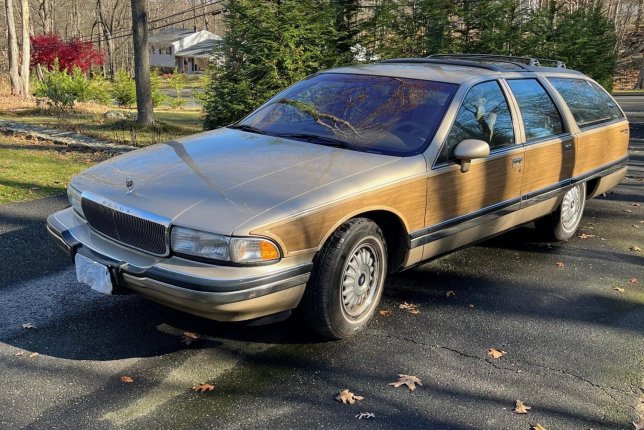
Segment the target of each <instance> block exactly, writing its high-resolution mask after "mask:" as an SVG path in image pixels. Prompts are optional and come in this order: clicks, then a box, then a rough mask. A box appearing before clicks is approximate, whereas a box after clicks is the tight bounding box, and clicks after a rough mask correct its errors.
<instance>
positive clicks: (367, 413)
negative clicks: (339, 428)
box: [356, 412, 376, 420]
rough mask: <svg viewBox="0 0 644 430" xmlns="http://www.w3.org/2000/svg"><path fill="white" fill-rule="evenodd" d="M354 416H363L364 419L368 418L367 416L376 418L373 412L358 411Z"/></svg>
mask: <svg viewBox="0 0 644 430" xmlns="http://www.w3.org/2000/svg"><path fill="white" fill-rule="evenodd" d="M356 418H357V419H359V420H361V419H363V418H364V419H365V420H368V419H369V418H376V414H374V413H373V412H360V413H359V414H357V415H356Z"/></svg>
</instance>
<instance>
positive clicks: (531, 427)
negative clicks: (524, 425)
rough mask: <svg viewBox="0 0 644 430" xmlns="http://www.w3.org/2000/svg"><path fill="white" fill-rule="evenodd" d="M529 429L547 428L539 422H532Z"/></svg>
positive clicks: (544, 429) (541, 429) (540, 429)
mask: <svg viewBox="0 0 644 430" xmlns="http://www.w3.org/2000/svg"><path fill="white" fill-rule="evenodd" d="M530 430H547V429H546V428H545V427H544V426H542V425H541V424H539V423H536V424H532V425H531V426H530Z"/></svg>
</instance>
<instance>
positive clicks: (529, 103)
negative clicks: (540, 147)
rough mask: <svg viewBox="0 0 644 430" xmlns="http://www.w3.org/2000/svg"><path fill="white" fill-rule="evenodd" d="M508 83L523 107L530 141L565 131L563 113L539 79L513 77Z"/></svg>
mask: <svg viewBox="0 0 644 430" xmlns="http://www.w3.org/2000/svg"><path fill="white" fill-rule="evenodd" d="M508 85H510V88H511V89H512V93H513V94H514V98H515V99H516V100H517V103H518V104H519V109H521V117H522V118H523V127H524V128H525V134H526V140H527V141H528V142H529V141H531V140H536V139H544V138H547V137H550V136H554V135H556V134H560V133H563V126H562V125H561V115H559V111H558V110H557V107H556V106H555V104H554V102H553V101H552V99H551V98H550V96H549V95H548V93H547V92H546V90H545V89H544V88H543V87H542V86H541V84H540V83H539V81H537V80H536V79H513V80H509V81H508Z"/></svg>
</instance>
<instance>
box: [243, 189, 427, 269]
mask: <svg viewBox="0 0 644 430" xmlns="http://www.w3.org/2000/svg"><path fill="white" fill-rule="evenodd" d="M426 188H427V179H426V178H422V179H414V180H412V181H405V182H400V183H397V184H394V185H392V186H388V187H383V188H380V189H375V190H369V191H367V192H365V193H362V194H359V195H356V196H354V197H351V198H348V199H344V200H342V201H339V202H335V203H332V204H330V205H328V206H324V207H322V208H319V209H316V210H314V211H313V212H311V213H308V214H304V215H301V216H296V217H295V218H292V219H288V220H284V221H280V222H278V223H275V224H272V225H269V226H267V227H263V228H260V229H256V230H253V231H251V234H254V235H261V236H267V237H270V238H273V239H274V240H276V241H277V242H278V243H279V244H280V246H281V247H282V250H283V252H284V254H285V255H286V256H288V255H293V254H297V253H300V252H305V251H308V250H311V249H316V248H318V247H320V246H321V245H322V242H323V241H324V240H326V238H327V236H328V235H329V234H330V233H331V232H333V231H335V229H336V228H338V227H339V226H340V225H342V223H343V222H344V221H346V220H347V219H348V218H350V217H353V216H355V215H357V214H360V213H364V212H368V211H373V210H387V211H390V212H393V213H395V214H397V215H398V216H399V217H400V218H401V219H402V222H403V223H404V225H405V228H406V229H407V231H414V230H418V229H421V228H423V227H424V225H425V222H424V221H425V197H426Z"/></svg>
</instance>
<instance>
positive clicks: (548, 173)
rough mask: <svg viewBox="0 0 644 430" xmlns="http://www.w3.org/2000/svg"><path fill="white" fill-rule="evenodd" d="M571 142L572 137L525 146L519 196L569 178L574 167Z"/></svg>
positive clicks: (572, 143)
mask: <svg viewBox="0 0 644 430" xmlns="http://www.w3.org/2000/svg"><path fill="white" fill-rule="evenodd" d="M573 141H574V139H573V138H572V136H567V137H564V138H556V139H553V140H548V141H546V142H539V143H535V144H529V145H526V151H525V174H524V177H523V189H522V191H521V194H523V195H527V194H530V193H532V192H535V191H539V190H543V189H545V188H548V187H551V186H553V185H556V184H557V183H559V182H562V181H565V180H569V179H570V178H571V176H572V171H573V168H574V165H575V148H574V142H573Z"/></svg>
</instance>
